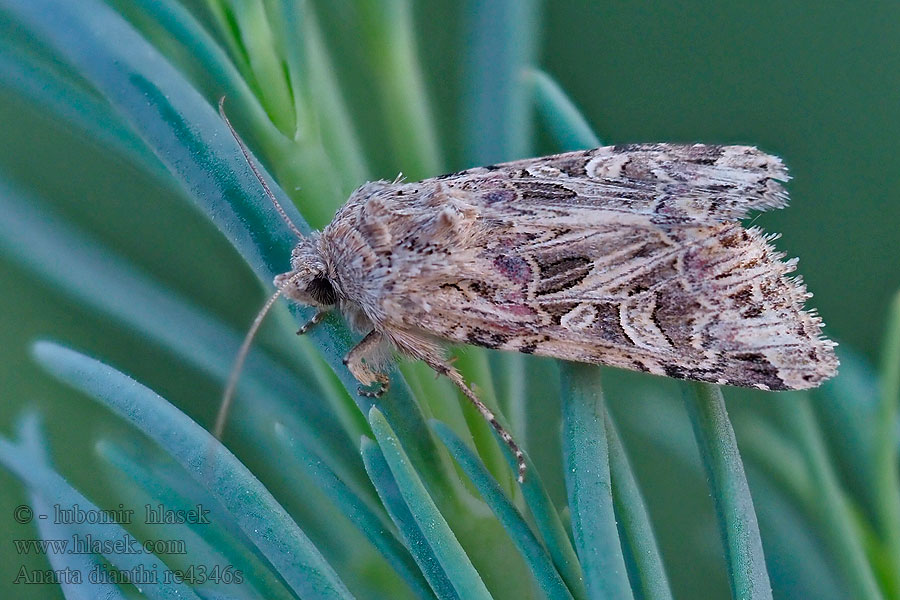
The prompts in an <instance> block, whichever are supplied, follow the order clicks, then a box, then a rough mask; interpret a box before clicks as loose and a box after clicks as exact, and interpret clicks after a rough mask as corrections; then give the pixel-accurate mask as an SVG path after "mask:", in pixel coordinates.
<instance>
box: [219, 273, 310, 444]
mask: <svg viewBox="0 0 900 600" xmlns="http://www.w3.org/2000/svg"><path fill="white" fill-rule="evenodd" d="M300 275H302V273H297V274H296V275H294V276H293V277H290V278H288V279H287V280H285V281H284V283H282V284H281V285H280V286H278V289H277V290H276V291H275V293H274V294H272V295H271V296H270V297H269V299H268V300H266V303H265V304H264V305H263V307H262V308H261V309H260V311H259V313H257V315H256V319H254V320H253V325H251V326H250V330H249V331H248V332H247V335H246V336H245V337H244V342H243V343H242V344H241V348H240V350H238V355H237V358H236V359H235V360H234V366H232V367H231V373H230V374H229V375H228V384H227V385H226V386H225V392H224V393H223V394H222V402H221V404H220V405H219V414H217V415H216V424H215V426H214V427H213V435H214V436H215V437H216V438H217V439H222V433H223V432H224V431H225V421H226V420H227V419H228V413H229V411H230V410H231V404H232V401H233V400H234V389H235V387H237V382H238V377H239V376H240V374H241V369H242V368H243V367H244V360H246V358H247V354H248V353H249V352H250V344H251V343H252V342H253V338H254V337H255V336H256V332H257V331H258V330H259V326H260V325H262V322H263V319H264V318H265V317H266V314H267V313H268V312H269V310H270V309H271V308H272V306H273V305H274V304H275V301H276V300H278V298H279V296H281V294H283V293H284V289H285V288H286V287H287V286H288V285H290V284H291V283H292V282H293V281H294V280H295V279H297V278H298V277H299V276H300Z"/></svg>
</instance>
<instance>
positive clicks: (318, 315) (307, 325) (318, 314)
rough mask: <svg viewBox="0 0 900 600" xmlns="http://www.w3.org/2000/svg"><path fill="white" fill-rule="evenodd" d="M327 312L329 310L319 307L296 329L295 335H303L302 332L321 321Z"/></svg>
mask: <svg viewBox="0 0 900 600" xmlns="http://www.w3.org/2000/svg"><path fill="white" fill-rule="evenodd" d="M329 312H331V311H330V310H322V309H319V310H318V312H316V314H314V315H313V316H312V318H311V319H310V320H309V321H307V322H306V323H304V324H303V326H301V327H300V329H298V330H297V335H303V334H304V333H306V332H307V331H309V330H310V329H312V328H313V327H315V326H316V325H318V324H319V323H321V322H322V319H324V318H325V317H326V316H328V313H329Z"/></svg>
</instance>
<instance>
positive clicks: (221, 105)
mask: <svg viewBox="0 0 900 600" xmlns="http://www.w3.org/2000/svg"><path fill="white" fill-rule="evenodd" d="M219 114H220V115H222V119H223V120H224V121H225V124H226V125H228V129H229V130H230V131H231V135H233V136H234V139H235V141H236V142H237V143H238V146H240V147H241V152H242V153H243V154H244V158H246V159H247V164H248V165H250V170H251V171H253V174H254V175H256V178H257V179H258V180H259V183H260V184H262V187H263V189H264V190H265V191H266V195H267V196H268V197H269V199H270V200H271V201H272V204H274V205H275V210H277V211H278V214H279V215H281V218H282V219H284V222H285V223H287V226H288V227H290V228H291V231H293V232H294V235H296V236H297V237H298V238H300V239H301V240H302V239H303V234H302V233H300V230H299V229H297V226H296V225H294V222H293V221H291V219H290V218H289V217H288V216H287V213H286V212H284V209H283V208H282V207H281V204H280V203H279V202H278V199H277V198H275V194H273V193H272V190H270V189H269V185H268V184H267V183H266V180H265V179H263V176H262V174H261V173H260V172H259V169H257V168H256V165H255V164H254V163H253V159H252V158H250V151H249V150H247V146H245V145H244V140H242V139H241V136H239V135H238V133H237V131H235V130H234V127H232V125H231V121H229V120H228V115H226V114H225V96H222V97H221V98H220V99H219Z"/></svg>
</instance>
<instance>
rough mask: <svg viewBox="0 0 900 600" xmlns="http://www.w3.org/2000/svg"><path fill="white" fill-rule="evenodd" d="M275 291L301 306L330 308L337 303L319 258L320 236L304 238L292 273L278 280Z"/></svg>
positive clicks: (293, 255)
mask: <svg viewBox="0 0 900 600" xmlns="http://www.w3.org/2000/svg"><path fill="white" fill-rule="evenodd" d="M275 287H277V288H279V289H281V290H283V291H282V293H283V294H284V295H285V296H287V297H288V298H291V299H292V300H296V301H297V302H300V303H301V304H306V305H309V306H316V307H320V308H327V307H329V306H333V305H334V304H336V303H337V301H338V294H337V291H336V290H335V288H334V285H333V283H332V281H331V279H330V278H329V276H328V271H327V269H326V267H325V262H324V261H323V260H322V256H321V255H320V254H319V244H318V236H317V235H315V234H314V235H313V236H310V237H304V238H301V240H300V242H299V243H298V244H297V245H296V246H295V247H294V250H293V251H292V252H291V270H290V271H288V272H287V273H282V274H281V275H277V276H276V277H275Z"/></svg>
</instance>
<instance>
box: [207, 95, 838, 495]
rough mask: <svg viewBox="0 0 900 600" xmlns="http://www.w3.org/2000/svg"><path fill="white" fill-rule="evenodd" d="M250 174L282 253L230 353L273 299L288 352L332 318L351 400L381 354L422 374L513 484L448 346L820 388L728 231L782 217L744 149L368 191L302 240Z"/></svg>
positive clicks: (761, 266)
mask: <svg viewBox="0 0 900 600" xmlns="http://www.w3.org/2000/svg"><path fill="white" fill-rule="evenodd" d="M222 116H223V117H224V116H225V115H224V112H223V113H222ZM225 120H226V122H227V118H226V119H225ZM229 127H231V125H230V124H229ZM232 133H234V130H233V129H232ZM235 139H237V141H238V143H239V144H241V148H242V150H243V151H244V153H245V155H246V156H247V160H248V161H249V162H250V165H251V167H253V162H252V161H251V159H250V156H249V153H248V152H247V150H246V148H244V146H243V143H242V142H241V140H240V138H239V137H238V136H237V134H235ZM253 170H254V172H255V173H256V174H257V176H258V177H259V179H260V182H261V183H262V185H263V187H264V188H265V190H266V192H267V194H268V195H269V197H270V198H271V200H272V201H273V202H274V203H275V206H276V208H277V209H278V211H279V212H280V213H281V215H282V217H283V218H284V219H285V221H286V222H288V224H289V225H290V226H291V228H292V229H293V230H294V231H295V233H296V234H297V236H298V239H299V241H298V243H297V246H296V247H295V248H294V250H293V252H292V254H291V270H290V271H288V272H287V273H284V274H282V275H279V276H277V277H276V278H275V282H274V283H275V287H276V288H277V292H276V293H275V295H273V296H272V297H271V298H270V299H269V301H268V302H267V304H266V306H265V307H264V308H263V310H262V311H261V312H260V314H259V315H258V316H257V320H256V322H255V323H254V326H253V328H252V329H251V332H250V333H249V334H248V337H247V340H246V342H245V347H246V346H249V341H250V338H251V337H252V335H253V333H254V332H255V331H256V328H257V327H258V324H259V322H260V321H261V319H262V317H263V315H264V314H265V313H266V311H268V309H269V308H270V307H271V306H272V304H273V303H274V302H275V300H276V299H277V298H278V296H280V295H284V296H286V297H288V298H290V299H292V300H295V301H297V302H300V303H302V304H305V305H310V306H314V307H316V308H317V312H316V314H315V316H314V317H313V318H312V319H311V320H310V321H309V323H307V324H306V325H304V326H303V327H302V328H301V329H300V331H298V333H303V332H305V331H307V330H308V329H309V328H310V327H312V326H313V325H315V324H316V323H318V322H319V321H320V320H321V319H322V317H323V316H324V315H325V314H327V312H328V311H330V310H333V309H337V310H339V311H340V312H341V313H342V314H343V316H344V317H345V318H346V319H347V321H348V322H349V324H350V325H351V327H352V328H353V329H355V330H357V331H359V332H360V333H364V334H365V337H363V339H362V341H361V342H359V343H358V344H357V345H356V346H355V347H354V348H353V349H352V350H351V351H350V352H349V354H347V356H346V358H345V359H344V364H346V365H347V368H348V369H349V370H350V372H351V373H352V374H353V376H354V377H355V378H356V379H357V380H358V381H359V382H360V383H361V384H362V385H363V386H366V388H363V387H360V393H361V394H364V395H371V396H376V397H377V396H380V395H381V394H382V393H384V392H385V391H386V390H387V387H388V377H387V375H386V374H385V373H384V370H383V369H384V367H385V366H386V364H387V357H389V356H390V354H391V353H392V351H393V352H397V353H399V354H401V355H403V356H408V357H411V358H414V359H418V360H423V361H425V363H426V364H428V366H430V367H431V368H432V369H434V370H435V371H436V372H437V373H439V374H441V375H446V376H447V377H449V378H450V380H452V381H453V383H455V384H456V385H457V386H459V388H460V389H461V390H462V392H463V393H464V394H465V395H466V397H467V398H469V400H471V401H472V403H473V404H474V405H475V406H476V407H477V408H478V410H479V411H481V413H482V414H483V415H484V417H485V418H486V419H487V420H488V421H489V422H490V423H491V425H492V426H493V427H494V428H495V429H496V430H497V432H498V433H499V434H500V436H501V437H502V438H503V440H504V441H505V442H506V443H507V444H508V445H509V446H510V448H511V449H512V450H513V452H515V454H516V456H517V459H518V464H519V479H520V480H521V479H522V476H523V475H524V472H525V463H524V460H523V457H522V453H521V452H520V450H519V448H518V446H517V445H516V443H515V442H514V441H513V439H512V437H511V436H510V435H509V434H508V433H507V432H506V431H505V430H504V429H503V428H502V427H501V426H500V425H499V423H498V422H497V420H496V419H495V417H494V415H493V414H492V412H491V411H490V410H489V409H488V408H487V407H486V406H485V405H484V404H483V403H482V402H481V401H480V400H479V399H478V397H477V396H476V394H475V393H474V392H473V391H472V389H471V388H470V387H469V386H468V385H467V384H466V383H465V381H464V380H463V378H462V376H461V375H460V373H459V372H458V371H457V370H456V369H455V368H454V367H453V366H452V365H451V364H450V362H449V361H448V360H447V358H446V354H445V350H444V347H443V346H444V343H445V342H450V343H464V344H474V345H476V346H482V347H485V348H492V349H499V350H513V351H517V352H523V353H526V354H537V355H541V356H549V357H553V358H559V359H563V360H572V361H579V362H586V363H595V364H603V365H610V366H614V367H621V368H624V369H632V370H638V371H645V372H648V373H653V374H656V375H666V376H669V377H676V378H679V379H693V380H697V381H706V382H711V383H716V384H720V385H734V386H740V387H752V388H759V389H763V390H797V389H806V388H811V387H815V386H817V385H819V384H820V383H821V382H822V381H824V380H825V379H828V378H829V377H831V376H833V375H834V374H835V372H836V370H837V366H838V361H837V358H836V356H835V352H834V346H835V344H834V342H832V341H830V340H827V339H825V338H824V337H823V336H822V331H821V329H822V321H821V319H820V318H819V317H818V316H816V314H815V312H814V311H811V310H810V311H807V310H804V308H803V305H804V302H805V301H806V300H807V299H808V298H809V297H810V296H811V295H810V294H809V293H807V291H806V288H805V286H804V285H803V283H802V282H801V280H800V278H799V277H796V278H792V277H789V276H788V274H789V273H791V272H792V271H793V270H794V269H795V266H796V260H788V261H783V260H782V259H783V258H784V255H783V254H781V253H779V252H777V251H776V250H775V249H774V248H773V246H772V245H771V244H770V242H771V241H772V240H774V239H775V238H776V237H777V236H766V235H763V234H762V232H761V231H760V230H759V229H758V228H756V227H749V228H745V227H743V226H742V225H741V224H740V222H739V220H740V219H742V218H744V217H745V216H747V214H748V212H749V211H753V210H756V211H762V210H767V209H770V208H782V207H784V206H786V204H787V192H786V191H785V189H784V188H783V186H782V185H781V183H782V182H785V181H787V180H788V175H787V170H786V169H785V167H784V165H783V164H782V162H781V160H780V159H779V158H777V157H775V156H771V155H768V154H765V153H763V152H761V151H759V150H757V149H756V148H753V147H750V146H715V145H706V144H693V145H682V144H629V145H622V146H608V147H602V148H594V149H592V150H584V151H578V152H569V153H565V154H558V155H555V156H546V157H542V158H533V159H528V160H519V161H514V162H508V163H503V164H497V165H490V166H486V167H478V168H474V169H467V170H465V171H460V172H458V173H451V174H448V175H442V176H440V177H435V178H432V179H426V180H424V181H419V182H415V183H407V182H402V181H399V180H397V181H393V182H388V181H376V182H372V183H367V184H365V185H363V186H362V187H360V188H359V189H358V190H356V191H355V192H354V193H353V194H352V195H351V196H350V199H349V200H348V201H347V203H346V204H344V206H343V207H341V208H340V210H338V212H337V214H336V215H335V217H334V220H332V222H331V223H330V224H329V225H328V226H327V227H325V228H324V229H323V230H322V231H320V232H315V233H313V234H311V235H309V236H303V235H301V234H300V232H299V230H297V228H296V227H294V226H293V225H292V224H290V220H289V219H287V216H286V215H285V213H284V210H283V209H282V208H281V207H280V205H279V204H278V201H277V200H276V199H275V197H274V195H273V194H272V193H271V191H270V190H269V189H268V187H267V186H266V185H265V181H264V180H263V178H262V177H261V176H260V174H259V172H258V171H257V170H256V168H255V167H253ZM245 353H246V349H244V350H242V352H241V357H240V358H239V361H238V365H237V367H236V369H235V372H236V371H237V369H238V368H239V365H240V361H242V360H243V355H244V354H245ZM235 377H236V375H235ZM235 377H233V378H232V380H234V379H235ZM233 383H234V382H233V381H232V382H231V383H230V384H229V389H228V391H227V393H226V396H227V397H230V395H231V391H232V388H233Z"/></svg>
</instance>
